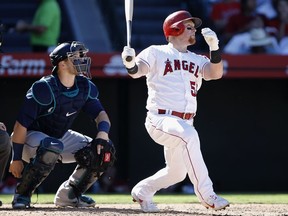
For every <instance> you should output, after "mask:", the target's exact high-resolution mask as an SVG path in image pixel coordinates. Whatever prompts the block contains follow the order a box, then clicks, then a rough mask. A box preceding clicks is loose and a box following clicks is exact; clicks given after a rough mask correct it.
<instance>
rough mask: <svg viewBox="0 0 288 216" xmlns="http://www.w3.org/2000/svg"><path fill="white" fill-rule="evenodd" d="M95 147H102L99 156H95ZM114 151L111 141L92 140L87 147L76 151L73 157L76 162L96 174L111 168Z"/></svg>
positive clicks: (114, 158)
mask: <svg viewBox="0 0 288 216" xmlns="http://www.w3.org/2000/svg"><path fill="white" fill-rule="evenodd" d="M97 145H101V146H103V148H102V149H101V153H100V155H98V154H97ZM115 154H116V150H115V147H114V145H113V143H112V141H111V140H109V141H107V140H104V139H99V138H98V139H93V140H92V141H91V142H90V143H89V145H87V146H86V147H84V148H82V149H80V150H79V151H77V152H76V153H75V155H74V157H75V160H76V162H77V163H78V164H79V165H80V166H82V167H86V168H91V169H92V170H93V171H96V172H105V171H106V170H107V169H108V168H109V167H111V166H113V164H114V162H115V160H116V155H115Z"/></svg>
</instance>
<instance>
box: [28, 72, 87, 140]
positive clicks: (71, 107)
mask: <svg viewBox="0 0 288 216" xmlns="http://www.w3.org/2000/svg"><path fill="white" fill-rule="evenodd" d="M89 93H90V83H89V80H88V79H87V78H85V77H82V76H76V79H75V84H74V86H73V87H72V88H71V89H65V88H64V87H63V86H62V84H61V83H60V81H59V80H58V79H57V78H56V77H54V76H52V75H51V76H47V77H43V78H42V79H40V80H39V81H37V82H35V83H34V85H33V86H32V94H33V98H34V100H35V101H36V102H37V103H38V104H39V105H40V106H39V109H40V110H39V112H38V117H37V119H36V120H35V121H34V122H33V124H32V125H31V126H30V127H29V128H28V129H29V130H37V131H41V132H43V133H45V134H47V135H49V136H51V137H55V138H61V137H62V136H63V135H64V134H65V133H66V132H67V130H68V129H69V128H70V127H71V125H72V123H73V121H74V119H75V118H76V117H77V116H78V114H79V112H80V110H81V109H82V107H83V106H84V104H85V103H86V101H87V99H88V96H89Z"/></svg>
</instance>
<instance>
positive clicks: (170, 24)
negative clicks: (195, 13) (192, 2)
mask: <svg viewBox="0 0 288 216" xmlns="http://www.w3.org/2000/svg"><path fill="white" fill-rule="evenodd" d="M186 20H192V21H193V23H194V24H195V28H198V27H199V26H200V25H201V24H202V20H201V19H199V18H197V17H192V16H191V14H190V13H189V12H188V11H185V10H181V11H176V12H174V13H172V14H170V15H169V16H168V17H167V18H166V19H165V21H164V23H163V31H164V35H165V37H166V38H167V37H168V36H178V35H181V34H182V33H183V32H184V30H185V26H184V24H183V22H184V21H186Z"/></svg>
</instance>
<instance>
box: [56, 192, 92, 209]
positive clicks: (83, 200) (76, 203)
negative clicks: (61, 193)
mask: <svg viewBox="0 0 288 216" xmlns="http://www.w3.org/2000/svg"><path fill="white" fill-rule="evenodd" d="M55 205H56V206H59V207H79V208H81V207H94V206H95V205H96V202H95V201H94V200H93V199H92V198H91V197H88V196H85V195H81V196H79V197H78V198H74V199H69V200H63V199H56V200H55Z"/></svg>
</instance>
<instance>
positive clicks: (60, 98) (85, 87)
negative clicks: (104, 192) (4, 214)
mask: <svg viewBox="0 0 288 216" xmlns="http://www.w3.org/2000/svg"><path fill="white" fill-rule="evenodd" d="M87 52H88V49H87V48H86V47H85V46H84V44H83V43H81V42H78V41H73V42H71V43H70V42H69V43H63V44H60V45H59V46H57V47H56V48H55V49H54V51H53V52H52V53H51V54H50V59H51V62H52V64H53V65H54V68H53V71H52V75H50V76H46V77H43V78H41V79H40V80H38V81H36V82H34V83H33V85H32V86H31V88H30V89H29V90H28V92H27V94H26V98H25V100H24V103H23V106H22V108H21V109H20V112H19V115H18V116H17V121H16V123H15V126H14V131H13V133H12V141H13V150H14V154H13V158H12V162H11V164H10V172H11V173H12V174H13V175H14V176H15V177H17V178H20V177H22V179H21V180H20V181H19V183H18V185H17V187H16V191H15V195H14V199H13V202H12V207H13V208H14V209H23V208H29V207H30V202H31V196H32V193H33V192H34V190H35V189H36V188H37V187H38V186H39V185H40V184H41V183H42V182H43V181H44V180H45V178H46V177H47V176H48V175H49V173H50V172H51V171H52V170H53V168H54V166H55V164H56V163H57V162H61V163H73V162H75V161H76V160H75V157H74V155H75V153H78V151H79V150H80V149H81V151H82V150H83V148H84V147H85V148H86V149H87V148H88V147H89V146H90V145H92V144H90V142H91V141H92V140H93V141H94V139H95V138H96V140H97V139H98V140H102V141H103V140H104V141H108V140H109V138H108V133H109V129H110V121H109V118H108V116H107V114H106V112H105V110H104V108H103V106H102V105H101V102H100V101H99V99H98V95H99V92H98V89H97V87H96V86H95V85H94V83H93V82H92V81H91V80H90V78H91V74H90V72H89V69H90V63H91V59H90V57H87V56H86V53H87ZM80 112H84V113H86V114H87V115H88V116H89V118H90V119H92V120H93V121H95V123H96V125H97V127H98V131H95V137H93V138H91V137H88V136H85V135H83V134H81V133H78V132H76V131H73V130H71V129H70V128H71V125H72V123H73V121H74V120H75V118H76V117H77V116H78V114H79V113H80ZM91 143H93V142H91ZM101 147H102V146H101V145H99V146H98V145H97V149H96V150H95V151H90V152H88V153H89V154H88V155H83V154H78V155H80V156H78V159H79V160H80V161H84V163H83V164H84V165H79V163H78V161H77V163H78V165H77V167H76V168H75V171H74V172H73V173H72V175H71V176H70V177H69V179H68V180H67V181H65V182H63V184H62V185H61V186H60V187H59V189H58V191H57V193H56V196H55V199H54V203H55V205H57V206H63V207H65V206H74V207H89V206H94V205H95V201H94V200H93V199H92V198H90V197H88V196H85V195H83V193H84V192H85V191H86V190H87V189H89V188H90V186H91V185H92V184H94V182H95V181H96V180H97V179H98V178H99V176H100V175H101V174H102V173H103V171H101V173H99V171H97V170H96V169H94V168H92V166H91V164H89V163H86V162H87V161H94V159H95V158H96V157H97V155H100V152H101ZM89 150H90V149H89ZM85 152H87V151H85ZM81 157H82V158H81ZM22 160H23V161H25V162H26V163H27V165H26V166H25V168H24V169H23V167H22V166H23V164H22ZM85 164H88V165H85ZM22 169H23V172H22V173H21V171H22Z"/></svg>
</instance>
